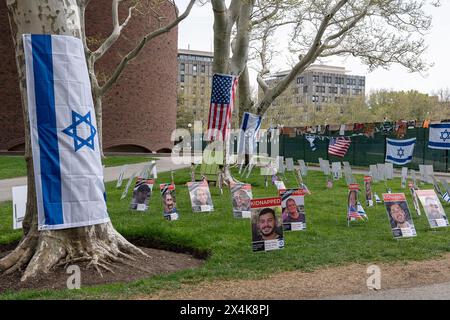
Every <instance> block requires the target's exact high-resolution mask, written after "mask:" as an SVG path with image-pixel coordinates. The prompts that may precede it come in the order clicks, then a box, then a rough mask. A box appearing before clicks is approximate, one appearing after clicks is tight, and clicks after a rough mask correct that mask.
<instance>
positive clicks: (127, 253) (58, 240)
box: [0, 223, 149, 281]
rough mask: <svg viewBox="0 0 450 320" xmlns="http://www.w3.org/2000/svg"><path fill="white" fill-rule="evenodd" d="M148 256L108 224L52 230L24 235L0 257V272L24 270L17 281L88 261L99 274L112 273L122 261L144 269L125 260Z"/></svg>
mask: <svg viewBox="0 0 450 320" xmlns="http://www.w3.org/2000/svg"><path fill="white" fill-rule="evenodd" d="M136 255H140V256H145V257H148V258H149V256H148V255H147V254H146V253H145V252H143V251H142V250H141V249H139V248H137V247H135V246H134V245H132V244H131V243H129V242H128V241H127V240H126V239H125V238H124V237H123V236H122V235H120V234H119V233H118V232H117V231H116V230H115V229H114V228H113V226H112V225H111V223H105V224H99V225H95V226H89V227H82V228H73V229H66V230H55V231H40V232H38V231H36V232H30V233H29V234H28V235H26V236H25V237H24V238H23V240H22V241H21V242H20V244H19V245H18V246H17V248H16V249H15V250H14V251H13V252H11V253H10V254H9V255H8V256H6V257H4V258H3V259H1V260H0V273H2V275H7V274H11V273H14V272H16V271H18V270H19V271H21V270H22V269H25V270H24V272H23V274H22V278H21V281H26V280H27V279H30V278H34V277H36V276H38V275H41V274H46V273H48V272H49V271H50V270H52V269H55V268H57V267H61V266H64V267H65V268H66V267H67V266H68V265H70V264H76V263H80V262H88V264H87V267H86V268H90V267H93V268H94V269H95V270H96V271H97V272H98V273H99V275H100V276H101V277H103V272H102V270H106V271H107V272H111V273H114V270H113V269H114V267H115V264H125V265H127V266H130V267H133V268H136V269H138V270H141V271H147V270H144V269H142V268H140V267H139V266H135V265H133V264H132V263H130V262H128V261H136V259H135V258H134V257H133V256H136Z"/></svg>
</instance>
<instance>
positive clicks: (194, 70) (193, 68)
mask: <svg viewBox="0 0 450 320" xmlns="http://www.w3.org/2000/svg"><path fill="white" fill-rule="evenodd" d="M192 72H194V73H195V72H197V65H196V64H193V65H192Z"/></svg>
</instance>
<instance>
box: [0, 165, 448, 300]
mask: <svg viewBox="0 0 450 320" xmlns="http://www.w3.org/2000/svg"><path fill="white" fill-rule="evenodd" d="M257 174H259V172H254V174H253V175H252V176H251V177H250V178H249V179H248V180H247V181H248V182H250V183H252V185H253V195H254V197H255V198H258V197H265V196H274V195H276V194H277V191H276V189H275V187H274V186H273V185H270V186H269V188H267V189H265V188H264V179H263V178H262V177H261V176H258V175H257ZM189 176H190V174H189V170H180V171H176V172H175V182H176V184H177V207H178V209H179V211H180V220H178V221H165V220H164V219H163V217H162V204H161V202H160V198H159V196H158V192H159V190H158V188H157V187H156V188H155V189H154V191H155V194H154V196H153V197H152V199H151V202H150V211H149V212H147V213H142V212H140V213H138V212H132V211H130V210H128V204H129V201H130V198H131V194H128V197H127V198H126V200H124V201H120V200H119V198H120V194H121V192H122V190H119V189H115V187H114V186H115V183H108V184H107V197H108V208H109V213H110V216H111V218H112V221H113V224H114V226H115V227H116V228H117V230H118V231H119V232H121V233H122V234H123V235H124V236H125V237H127V238H146V239H148V240H151V241H154V242H157V243H159V244H161V245H165V246H167V247H170V246H181V247H185V248H190V249H192V250H194V249H195V250H200V251H207V252H209V253H210V256H209V258H208V259H207V261H206V263H205V264H204V265H203V266H202V267H200V268H198V269H193V270H185V271H180V272H176V273H172V274H168V275H161V276H155V277H151V278H147V279H142V280H139V281H135V282H132V283H126V284H108V285H102V286H95V287H90V288H82V289H81V290H77V291H69V290H60V291H50V290H47V291H23V292H19V293H14V292H10V293H4V294H3V295H1V296H0V298H27V299H28V298H81V299H85V298H128V297H133V296H134V295H142V294H150V293H152V292H155V291H157V290H160V289H177V288H179V287H180V286H181V285H182V284H186V283H199V282H201V281H212V280H216V279H260V278H262V277H267V276H269V275H271V274H273V273H277V272H282V271H292V270H302V271H312V270H314V269H317V268H321V267H325V266H336V265H343V264H348V263H353V262H355V263H370V264H372V263H375V262H394V261H407V260H422V259H430V258H434V257H437V256H439V255H441V254H443V253H445V252H448V251H450V229H449V228H444V229H440V230H437V231H432V230H431V229H430V228H429V227H428V222H427V219H426V217H425V216H424V215H422V216H420V217H417V216H416V215H415V213H413V219H414V223H415V226H416V230H417V234H418V236H417V237H415V238H413V239H404V240H394V239H393V237H392V234H391V229H390V225H389V222H388V218H387V214H386V212H385V209H384V205H377V206H375V207H372V208H367V210H366V212H367V213H368V216H369V221H368V222H356V223H353V224H351V226H350V227H347V222H346V199H347V188H346V185H345V180H344V179H342V180H340V181H338V182H335V186H334V189H332V190H331V191H329V190H328V189H326V187H325V186H326V179H325V177H324V175H323V174H322V173H321V172H318V171H309V173H308V177H307V179H306V180H305V182H306V183H307V185H308V187H309V188H310V190H311V191H312V195H309V196H306V198H305V209H306V220H307V230H306V231H301V232H291V233H285V248H284V249H281V250H275V251H270V252H257V253H253V252H252V249H251V227H250V221H249V220H248V219H235V218H234V217H233V214H232V210H231V200H230V193H229V191H228V190H224V194H223V195H220V192H219V190H218V188H216V187H211V192H212V196H213V202H214V205H215V211H214V213H195V214H194V213H192V212H191V207H190V200H189V195H188V192H187V187H186V186H185V183H186V181H188V179H189ZM237 177H238V176H237ZM356 177H357V180H358V182H359V183H360V185H361V186H362V180H363V176H362V175H358V176H356ZM169 178H170V174H169V173H161V174H159V175H158V181H157V182H158V183H163V182H169V181H170V179H169ZM286 178H287V183H286V186H287V187H288V188H289V187H295V179H294V176H293V175H292V174H291V173H286ZM238 179H239V177H238ZM241 180H242V179H241ZM388 186H389V187H391V188H392V191H393V192H405V193H406V195H407V199H408V203H409V207H410V210H411V212H413V205H412V200H411V196H410V194H409V190H408V189H401V188H400V179H399V178H396V179H394V180H391V181H389V182H388ZM425 187H427V186H421V188H422V189H423V188H425ZM373 189H374V191H376V192H377V193H378V195H380V197H381V194H382V193H383V192H385V187H384V184H382V183H378V184H375V185H374V187H373ZM361 200H363V199H361V197H360V201H361ZM361 202H364V201H361ZM444 208H445V209H446V211H447V212H448V213H450V210H449V209H450V206H449V205H448V204H445V205H444ZM11 225H12V221H11V203H10V202H9V203H3V204H1V206H0V243H8V242H11V241H15V240H19V239H20V232H17V231H12V230H11ZM161 263H164V261H162V262H161Z"/></svg>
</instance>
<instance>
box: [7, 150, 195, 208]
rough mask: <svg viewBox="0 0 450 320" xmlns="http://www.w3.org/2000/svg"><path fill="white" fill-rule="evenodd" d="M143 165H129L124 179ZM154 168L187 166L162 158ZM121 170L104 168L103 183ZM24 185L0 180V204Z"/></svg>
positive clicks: (23, 180) (23, 179)
mask: <svg viewBox="0 0 450 320" xmlns="http://www.w3.org/2000/svg"><path fill="white" fill-rule="evenodd" d="M145 164H147V162H146V163H136V164H129V165H128V166H127V170H125V174H124V178H129V177H130V176H131V175H132V174H133V173H134V172H136V171H139V170H141V169H142V168H143V167H144V165H145ZM156 167H157V169H158V172H167V171H170V170H171V169H173V170H177V169H181V168H187V167H189V164H174V163H173V162H172V159H171V157H162V158H159V159H158V160H156ZM121 168H122V167H121V166H119V167H108V168H105V171H104V175H105V181H106V182H108V181H114V180H117V179H118V177H119V173H120V170H121ZM26 184H27V177H18V178H12V179H4V180H0V202H2V201H8V200H11V199H12V193H11V188H12V187H15V186H23V185H26Z"/></svg>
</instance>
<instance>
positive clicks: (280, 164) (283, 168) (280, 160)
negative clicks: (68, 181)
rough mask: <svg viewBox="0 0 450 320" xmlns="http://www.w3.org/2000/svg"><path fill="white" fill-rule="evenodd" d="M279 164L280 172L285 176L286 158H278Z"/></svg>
mask: <svg viewBox="0 0 450 320" xmlns="http://www.w3.org/2000/svg"><path fill="white" fill-rule="evenodd" d="M277 164H278V172H279V173H281V174H283V173H284V170H285V167H284V157H282V156H277Z"/></svg>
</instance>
